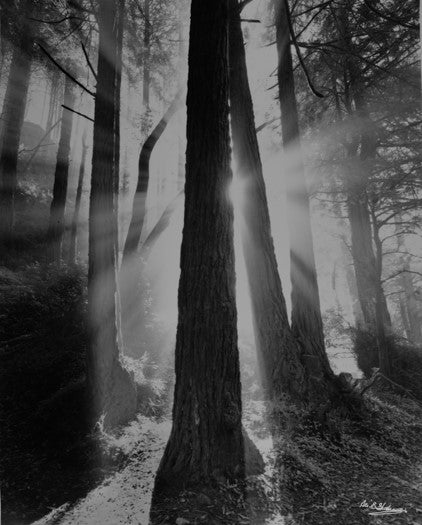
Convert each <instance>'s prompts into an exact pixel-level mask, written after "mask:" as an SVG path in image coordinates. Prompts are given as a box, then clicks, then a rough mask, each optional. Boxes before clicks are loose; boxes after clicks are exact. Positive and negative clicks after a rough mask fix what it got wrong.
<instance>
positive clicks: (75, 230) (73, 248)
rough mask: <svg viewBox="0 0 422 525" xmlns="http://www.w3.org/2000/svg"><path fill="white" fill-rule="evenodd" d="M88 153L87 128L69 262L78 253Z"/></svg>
mask: <svg viewBox="0 0 422 525" xmlns="http://www.w3.org/2000/svg"><path fill="white" fill-rule="evenodd" d="M87 154H88V144H87V140H86V129H85V130H84V133H83V136H82V154H81V164H80V166H79V176H78V186H77V188H76V198H75V209H74V211H73V217H72V224H71V228H70V244H69V263H71V264H72V263H74V262H75V259H76V254H77V238H78V223H79V211H80V208H81V199H82V188H83V183H84V179H85V165H86V157H87Z"/></svg>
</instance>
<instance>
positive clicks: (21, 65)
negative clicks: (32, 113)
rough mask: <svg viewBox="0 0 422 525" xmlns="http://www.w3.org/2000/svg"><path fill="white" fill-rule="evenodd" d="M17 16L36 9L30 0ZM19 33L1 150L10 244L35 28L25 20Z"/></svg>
mask: <svg viewBox="0 0 422 525" xmlns="http://www.w3.org/2000/svg"><path fill="white" fill-rule="evenodd" d="M18 9H19V11H18V13H15V16H17V17H18V19H19V20H26V19H27V17H28V16H30V13H31V12H32V9H33V2H32V1H31V0H21V1H20V3H19V8H18ZM17 26H18V27H17V31H18V37H17V40H18V41H17V42H16V46H15V48H14V50H13V55H12V61H11V67H10V72H9V78H8V81H7V88H6V95H5V99H4V106H3V108H4V109H3V116H2V118H3V133H2V137H1V138H2V141H1V147H0V150H1V153H0V242H2V243H4V244H7V245H10V244H11V242H12V237H13V224H14V215H15V209H14V200H15V193H16V189H17V182H18V180H17V164H18V152H19V139H20V133H21V128H22V124H23V119H24V115H25V107H26V98H27V94H28V87H29V78H30V74H31V62H32V53H33V39H32V31H31V30H30V28H29V27H28V26H27V24H26V23H22V24H17Z"/></svg>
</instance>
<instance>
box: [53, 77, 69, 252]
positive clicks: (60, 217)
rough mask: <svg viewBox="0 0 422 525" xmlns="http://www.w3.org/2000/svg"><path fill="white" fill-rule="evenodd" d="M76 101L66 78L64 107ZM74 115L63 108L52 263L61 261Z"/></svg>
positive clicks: (55, 194) (54, 210) (57, 168)
mask: <svg viewBox="0 0 422 525" xmlns="http://www.w3.org/2000/svg"><path fill="white" fill-rule="evenodd" d="M74 101H75V95H74V91H73V81H72V80H70V79H69V78H68V77H66V81H65V89H64V105H65V106H67V107H70V108H72V107H73V104H74ZM72 126H73V113H72V112H71V111H68V110H67V109H65V108H63V116H62V126H61V130H60V141H59V149H58V152H57V162H56V170H55V173H54V188H53V200H52V202H51V207H50V222H49V227H48V232H47V241H48V243H49V246H48V252H49V260H50V261H51V262H53V261H56V262H59V261H60V257H61V248H62V239H63V232H64V212H65V207H66V197H67V182H68V176H69V162H70V158H69V156H70V139H71V137H72Z"/></svg>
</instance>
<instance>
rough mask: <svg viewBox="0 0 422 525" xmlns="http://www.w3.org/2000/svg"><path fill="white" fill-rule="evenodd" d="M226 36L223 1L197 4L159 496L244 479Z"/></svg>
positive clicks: (199, 0) (194, 4)
mask: <svg viewBox="0 0 422 525" xmlns="http://www.w3.org/2000/svg"><path fill="white" fill-rule="evenodd" d="M227 30H228V6H227V2H226V1H225V0H217V1H215V0H193V1H192V7H191V31H190V43H189V73H188V94H187V115H188V119H187V160H186V186H185V195H186V197H185V219H184V230H183V240H182V252H181V275H180V282H179V295H178V307H179V320H178V327H177V337H176V385H175V395H174V405H173V427H172V431H171V435H170V438H169V441H168V443H167V446H166V449H165V452H164V456H163V458H162V460H161V463H160V466H159V469H158V472H157V477H156V493H160V492H161V491H163V490H165V489H173V490H176V489H178V488H183V487H186V486H188V485H191V486H192V485H207V484H209V483H210V482H212V481H216V480H220V479H230V480H235V479H239V478H240V479H241V478H242V477H243V476H244V444H243V438H242V425H241V391H240V377H239V376H240V374H239V354H238V347H237V326H236V322H237V313H236V301H235V269H234V246H233V209H232V204H231V202H230V199H229V196H228V191H227V190H228V186H229V184H230V181H231V170H230V146H229V120H228V97H229V82H228V81H229V79H228V56H227V48H228V41H227V36H228V35H227Z"/></svg>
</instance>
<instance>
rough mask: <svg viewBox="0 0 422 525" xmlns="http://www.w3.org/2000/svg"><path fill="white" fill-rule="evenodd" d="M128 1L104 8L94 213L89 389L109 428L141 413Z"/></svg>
mask: <svg viewBox="0 0 422 525" xmlns="http://www.w3.org/2000/svg"><path fill="white" fill-rule="evenodd" d="M120 2H123V0H113V1H110V0H101V1H100V3H99V28H100V35H99V54H98V69H97V75H98V80H97V93H96V98H95V116H94V121H95V123H94V142H93V158H92V177H91V195H90V210H89V265H88V316H89V326H90V345H89V351H88V360H87V361H88V374H87V375H88V388H89V391H90V393H91V397H92V401H93V416H94V418H95V417H98V416H99V415H100V414H102V413H103V414H105V419H104V423H105V425H107V426H114V425H116V424H119V423H124V422H126V421H128V420H129V419H130V418H131V417H132V416H133V415H134V412H135V409H136V389H135V385H134V382H133V379H132V377H131V376H130V375H129V373H128V372H127V371H126V370H125V369H124V368H123V365H122V363H121V362H120V356H119V345H118V340H117V339H118V323H117V315H118V309H117V305H116V302H117V285H116V265H117V261H116V259H117V246H116V244H117V214H116V210H117V203H116V199H117V194H116V178H117V174H116V170H118V163H117V162H116V140H115V134H116V132H117V126H118V123H117V122H116V114H117V111H116V107H115V106H116V104H117V103H120V98H119V94H118V93H117V92H116V91H117V88H118V84H119V82H118V71H119V69H120V66H119V64H118V59H119V56H120V50H119V45H118V44H119V41H121V40H120V39H119V31H121V30H122V20H121V19H120V17H118V13H119V9H118V8H119V6H120Z"/></svg>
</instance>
